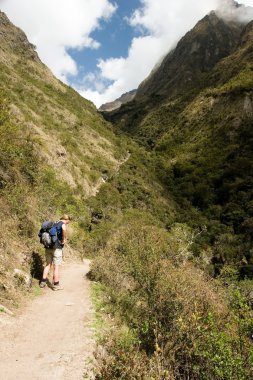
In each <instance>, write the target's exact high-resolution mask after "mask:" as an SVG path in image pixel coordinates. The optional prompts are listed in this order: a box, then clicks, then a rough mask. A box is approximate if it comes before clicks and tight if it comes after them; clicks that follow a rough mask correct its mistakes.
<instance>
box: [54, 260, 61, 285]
mask: <svg viewBox="0 0 253 380" xmlns="http://www.w3.org/2000/svg"><path fill="white" fill-rule="evenodd" d="M59 269H60V268H59V265H55V264H54V277H53V280H54V284H55V283H56V282H59V281H60V270H59Z"/></svg>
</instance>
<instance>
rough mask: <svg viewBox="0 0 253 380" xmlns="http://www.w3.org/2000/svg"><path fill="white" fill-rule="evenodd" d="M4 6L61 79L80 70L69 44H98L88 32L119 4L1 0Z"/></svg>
mask: <svg viewBox="0 0 253 380" xmlns="http://www.w3.org/2000/svg"><path fill="white" fill-rule="evenodd" d="M0 5H1V9H2V10H3V11H4V12H6V14H7V15H8V17H9V18H10V19H11V21H12V22H13V23H14V24H15V25H17V26H19V27H20V28H21V29H23V30H24V31H25V33H26V34H27V36H28V39H29V40H30V41H31V42H32V43H33V44H35V45H36V46H37V51H38V53H39V56H40V57H41V59H42V60H43V62H45V63H46V64H47V65H48V66H49V67H50V68H51V70H52V71H53V73H54V74H55V75H56V76H57V77H58V78H60V79H62V80H64V81H66V78H67V75H68V74H72V75H75V74H77V71H78V68H77V64H76V62H75V61H74V60H73V59H72V58H71V56H70V55H69V54H68V52H67V49H68V48H76V49H82V48H85V47H86V48H87V47H88V48H92V49H96V48H98V47H99V42H98V41H94V40H93V39H92V38H91V37H90V36H89V35H90V33H91V32H92V31H94V30H95V29H96V28H97V27H99V20H100V19H101V18H103V19H109V18H110V17H111V15H112V14H113V12H115V10H116V7H115V5H113V4H112V3H111V2H110V1H109V0H22V1H20V0H0Z"/></svg>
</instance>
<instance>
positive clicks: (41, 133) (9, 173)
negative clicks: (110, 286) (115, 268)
mask: <svg viewBox="0 0 253 380" xmlns="http://www.w3.org/2000/svg"><path fill="white" fill-rule="evenodd" d="M0 65H1V70H0V100H1V103H0V139H1V151H0V195H1V198H0V210H1V213H2V215H4V216H5V218H4V220H2V226H1V230H2V234H1V237H0V303H1V300H2V299H4V300H5V302H6V300H7V299H8V300H9V302H13V300H15V299H17V298H18V297H19V289H23V288H24V287H25V286H26V285H25V276H26V274H24V273H23V274H20V276H17V277H18V278H16V277H15V273H16V272H15V271H14V268H16V269H24V270H25V271H26V272H27V271H29V270H30V268H31V270H32V274H33V275H38V265H37V264H40V267H39V269H41V264H42V262H41V257H40V255H38V253H40V254H42V253H43V248H42V247H41V246H40V245H39V244H38V243H36V242H38V237H37V233H38V229H39V226H40V223H41V222H42V220H44V219H46V218H52V219H55V218H59V216H60V214H61V213H63V212H64V213H65V212H67V213H70V214H71V215H72V216H73V217H74V221H73V223H72V224H71V225H72V226H73V228H72V233H71V236H70V246H71V247H72V248H75V249H76V250H78V251H79V252H81V253H82V254H83V253H84V251H85V252H87V253H88V254H91V253H92V252H94V251H95V250H94V249H92V248H91V247H90V245H89V242H90V240H92V238H91V235H92V232H93V229H94V228H95V227H94V226H96V225H98V228H99V225H100V222H101V221H103V222H104V224H105V225H106V234H105V235H103V231H101V233H100V231H99V232H98V233H99V234H101V238H100V240H103V238H107V237H108V236H110V233H111V228H110V227H111V223H112V221H114V222H115V220H117V217H118V215H121V213H122V212H123V213H124V212H125V211H124V210H126V209H128V208H136V209H140V210H143V212H144V213H146V212H147V213H148V210H149V211H150V212H152V213H153V214H154V220H155V221H156V223H161V220H162V223H163V224H164V225H166V224H168V222H169V221H171V220H172V219H173V205H172V203H173V202H171V200H170V198H169V197H166V198H165V197H163V196H162V186H161V184H159V183H158V181H157V180H156V178H155V175H154V174H152V171H153V169H154V168H153V165H152V163H151V161H150V158H149V154H148V153H147V152H146V151H145V150H144V149H140V148H139V147H138V146H137V145H136V144H135V143H133V142H129V141H128V140H127V139H126V138H124V136H121V138H120V139H119V138H118V137H116V136H115V135H114V134H113V131H112V127H111V126H110V124H108V123H107V122H105V120H104V119H103V117H102V116H101V115H100V114H99V113H98V112H97V110H96V108H95V106H94V105H93V104H92V103H91V102H89V101H87V100H85V99H83V98H82V97H81V96H79V94H77V93H76V92H75V91H74V90H73V89H71V88H70V87H68V86H66V85H64V84H63V83H61V82H60V81H58V80H57V79H56V78H55V77H54V76H53V75H52V73H51V72H50V70H49V69H48V68H47V67H46V66H45V65H43V64H42V63H41V61H40V60H39V58H38V56H37V54H36V52H35V50H34V47H33V46H32V45H31V44H30V43H29V42H28V41H27V38H26V36H25V35H24V33H23V32H22V31H21V30H20V29H18V28H16V27H15V26H14V25H12V24H11V23H10V22H9V20H8V19H7V17H6V16H5V15H4V14H3V13H1V14H0ZM105 182H106V183H105ZM102 185H103V186H102ZM98 190H100V193H99V194H98V197H97V198H95V197H94V196H95V195H96V194H97V192H98ZM90 196H91V197H90ZM133 217H134V216H133ZM91 220H92V223H90V221H91ZM115 223H116V224H117V222H115ZM101 224H103V223H101ZM108 225H109V229H108ZM102 230H103V229H102ZM95 234H96V232H95ZM89 248H90V249H89Z"/></svg>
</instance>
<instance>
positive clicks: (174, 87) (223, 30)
mask: <svg viewBox="0 0 253 380" xmlns="http://www.w3.org/2000/svg"><path fill="white" fill-rule="evenodd" d="M244 26H245V25H244V24H243V23H240V22H236V21H226V20H223V19H222V18H220V17H218V16H217V15H216V13H215V12H211V13H210V14H209V15H207V16H206V17H204V18H203V19H202V20H200V21H199V22H198V23H197V24H196V26H195V27H194V28H193V29H192V30H191V31H189V32H188V33H187V34H186V35H185V36H184V37H183V38H182V39H181V40H180V41H179V43H178V44H177V46H176V48H175V49H174V50H173V51H171V52H170V53H169V54H168V55H167V56H166V57H165V58H164V60H163V61H162V63H161V64H160V65H159V66H158V68H157V69H155V70H154V71H153V72H151V74H150V76H149V77H148V78H146V79H145V80H144V81H143V82H142V83H141V84H140V86H139V88H138V89H137V92H136V95H135V98H134V101H133V102H130V103H128V104H127V105H125V106H124V105H123V106H122V107H121V108H120V109H118V110H116V111H115V112H111V113H109V114H108V115H106V116H105V117H106V118H108V119H110V120H113V121H114V122H116V123H118V125H119V126H121V127H123V128H124V129H125V130H126V131H131V130H133V129H134V130H135V127H136V125H137V124H139V123H140V122H141V120H142V119H143V117H144V115H147V114H148V113H149V111H150V110H151V109H154V108H156V107H157V106H158V105H159V104H162V103H163V102H166V101H168V100H169V99H175V98H178V97H184V96H185V95H186V94H188V95H187V96H188V97H189V96H190V93H193V92H194V93H195V94H196V92H198V91H200V90H201V89H203V88H205V86H206V85H207V83H206V80H207V76H208V73H210V72H211V70H212V69H213V68H214V67H215V65H216V64H217V63H218V62H220V61H221V60H222V59H223V58H225V57H227V56H229V55H230V54H231V53H232V52H233V51H234V50H235V49H236V48H237V46H238V43H239V41H240V38H241V33H242V31H243V29H244Z"/></svg>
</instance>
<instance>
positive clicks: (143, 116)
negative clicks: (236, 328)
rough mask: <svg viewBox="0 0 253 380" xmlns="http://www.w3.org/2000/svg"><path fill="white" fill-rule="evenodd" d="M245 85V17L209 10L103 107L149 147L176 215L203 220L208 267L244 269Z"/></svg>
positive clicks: (251, 43)
mask: <svg viewBox="0 0 253 380" xmlns="http://www.w3.org/2000/svg"><path fill="white" fill-rule="evenodd" d="M252 90H253V22H250V23H248V24H247V25H244V24H240V23H237V22H232V21H229V22H227V21H224V20H222V19H220V18H219V17H218V16H216V15H215V13H214V12H212V13H211V14H210V15H209V16H206V17H205V18H204V19H203V20H201V21H200V22H199V23H198V24H197V25H196V26H195V27H194V28H193V30H192V31H190V32H189V33H187V34H186V36H185V37H183V39H182V40H181V41H180V42H179V43H178V45H177V47H176V49H175V50H174V51H173V52H171V53H170V54H169V55H168V56H167V57H165V59H164V61H163V62H162V64H161V65H160V67H158V68H157V69H156V71H155V72H153V73H152V74H151V76H150V77H149V78H147V80H146V81H144V82H143V83H142V84H141V86H140V87H139V89H138V91H137V94H136V96H135V100H134V101H133V102H131V103H128V104H127V105H123V106H122V107H121V108H120V109H119V110H118V111H115V112H112V113H111V114H109V115H108V114H106V115H105V117H106V118H111V120H113V121H114V123H115V127H116V128H121V129H123V130H124V131H125V132H126V133H127V134H131V135H132V136H133V137H134V138H135V139H136V140H137V141H139V142H140V143H141V144H144V145H145V146H146V147H147V148H148V149H151V150H152V151H153V158H154V160H155V161H157V174H158V177H159V178H160V179H161V181H162V182H163V184H165V186H166V187H167V189H168V190H169V192H172V193H174V195H175V197H176V199H177V201H178V202H179V203H180V204H181V205H182V210H185V211H182V212H183V216H182V220H183V221H186V220H188V223H190V224H191V223H193V225H197V224H198V223H200V224H201V223H202V224H206V225H207V226H208V232H207V235H206V238H203V239H202V240H203V242H202V243H203V244H206V243H208V244H210V245H212V246H213V248H212V255H213V257H212V261H213V263H214V264H215V268H216V269H215V271H218V268H219V267H220V266H222V265H224V264H229V263H230V264H231V263H234V264H235V265H236V266H237V267H238V266H239V267H241V271H242V272H243V273H244V272H245V271H246V272H245V273H247V275H248V276H253V271H252V268H253V266H252V265H253V255H252V242H253V240H252V236H253V235H252V230H251V226H252V211H251V202H252V192H251V187H252V184H253V183H252V178H253V157H252V143H251V140H252V125H253V92H252ZM192 206H193V207H194V208H196V209H197V210H199V211H198V216H196V215H195V216H193V215H194V212H195V211H194V212H193V211H192V212H193V214H191V212H189V210H190V208H191V207H192ZM187 210H188V211H187ZM203 216H204V219H202V218H203ZM201 249H202V248H201ZM198 254H199V252H198ZM212 255H211V256H212Z"/></svg>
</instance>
